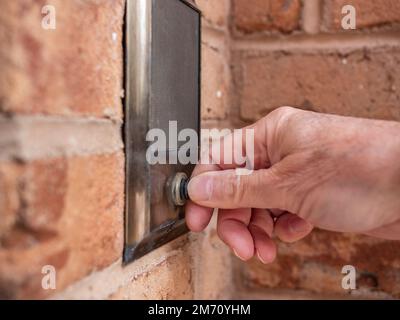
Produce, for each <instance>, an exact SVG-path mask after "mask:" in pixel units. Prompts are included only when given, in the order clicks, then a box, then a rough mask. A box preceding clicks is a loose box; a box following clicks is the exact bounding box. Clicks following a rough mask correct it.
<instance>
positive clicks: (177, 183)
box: [171, 172, 189, 206]
mask: <svg viewBox="0 0 400 320" xmlns="http://www.w3.org/2000/svg"><path fill="white" fill-rule="evenodd" d="M188 184H189V178H188V176H187V175H186V174H185V173H183V172H178V173H177V174H176V175H175V176H174V178H173V179H172V183H171V198H172V201H173V203H174V205H176V206H184V205H185V203H186V201H187V200H189V194H188Z"/></svg>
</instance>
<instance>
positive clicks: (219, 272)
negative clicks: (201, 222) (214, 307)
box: [191, 215, 234, 300]
mask: <svg viewBox="0 0 400 320" xmlns="http://www.w3.org/2000/svg"><path fill="white" fill-rule="evenodd" d="M213 219H214V220H213V221H212V222H211V225H210V226H209V227H208V228H207V229H206V231H205V232H203V233H202V234H200V235H196V236H197V239H198V240H197V242H198V243H195V240H193V237H192V239H191V240H192V242H193V244H192V247H193V256H194V261H193V268H194V270H195V272H194V275H195V278H196V281H195V297H194V298H195V299H199V300H209V299H211V300H215V299H231V298H232V293H233V290H234V284H233V283H232V276H233V272H234V271H233V265H232V255H231V251H230V249H229V248H228V247H227V246H226V245H225V244H224V243H223V242H222V241H221V240H220V239H219V237H218V235H217V231H216V221H215V220H216V215H214V217H213ZM210 270H212V272H210Z"/></svg>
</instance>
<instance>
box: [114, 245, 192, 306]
mask: <svg viewBox="0 0 400 320" xmlns="http://www.w3.org/2000/svg"><path fill="white" fill-rule="evenodd" d="M187 247H188V245H187V244H186V246H184V247H183V248H181V249H180V250H179V251H178V253H177V254H175V255H173V256H171V257H169V258H167V259H166V260H164V261H162V262H161V263H160V264H158V265H157V266H155V267H153V268H152V269H151V270H149V271H147V272H144V273H142V274H140V275H138V276H136V277H134V278H133V279H132V280H131V281H130V282H128V283H127V284H126V285H124V286H123V287H120V288H119V289H118V290H117V291H116V292H115V293H113V294H112V295H111V296H110V297H109V299H113V300H140V299H144V300H148V299H151V300H166V299H168V300H170V299H193V292H194V290H193V289H194V288H193V268H192V260H191V256H190V252H189V251H188V248H187Z"/></svg>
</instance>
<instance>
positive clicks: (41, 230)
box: [0, 153, 124, 298]
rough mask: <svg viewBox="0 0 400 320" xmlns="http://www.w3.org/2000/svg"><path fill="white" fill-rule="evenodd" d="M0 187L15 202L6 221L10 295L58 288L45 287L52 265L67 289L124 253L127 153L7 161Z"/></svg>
mask: <svg viewBox="0 0 400 320" xmlns="http://www.w3.org/2000/svg"><path fill="white" fill-rule="evenodd" d="M0 188H1V189H0V194H2V197H5V199H6V200H7V201H6V205H5V207H4V205H2V206H3V207H2V208H1V209H2V211H1V215H2V218H3V215H5V217H6V220H5V221H6V222H4V221H3V219H2V220H1V223H0V225H1V228H0V231H1V233H0V261H1V264H0V296H1V297H2V298H41V297H45V296H47V295H49V294H52V293H54V291H45V290H42V288H41V280H42V277H43V275H42V273H41V271H42V267H43V266H45V265H53V266H54V267H55V268H56V271H57V291H59V290H62V289H63V288H65V287H66V286H67V285H69V284H70V283H72V282H74V281H76V280H78V279H80V278H82V277H84V276H86V275H87V274H89V273H90V272H92V271H95V270H98V269H102V268H104V267H106V266H108V265H109V264H110V263H112V262H114V261H116V260H117V259H119V258H120V256H121V252H122V246H123V210H124V157H123V155H122V153H114V154H109V155H91V156H84V157H71V158H57V159H49V160H37V161H33V162H30V163H19V164H13V163H2V164H0ZM4 208H5V210H6V211H3V209H4ZM4 212H5V213H4Z"/></svg>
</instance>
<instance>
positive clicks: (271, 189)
mask: <svg viewBox="0 0 400 320" xmlns="http://www.w3.org/2000/svg"><path fill="white" fill-rule="evenodd" d="M281 181H282V179H280V178H279V176H277V175H276V174H275V172H274V171H273V170H272V168H269V169H261V170H255V171H253V172H252V173H251V174H248V175H239V174H237V171H236V170H223V171H212V172H206V173H202V174H200V175H198V176H195V177H193V178H192V179H191V180H190V182H189V186H188V191H189V197H190V199H191V200H192V201H193V202H195V203H197V204H199V205H201V206H204V207H210V208H221V209H235V208H280V209H283V210H289V208H287V202H288V195H287V193H286V192H285V190H284V189H286V188H282V187H281V186H282V185H283V184H282V182H281Z"/></svg>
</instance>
